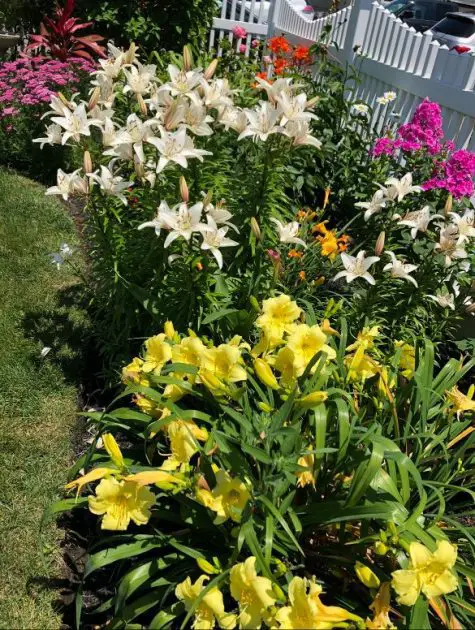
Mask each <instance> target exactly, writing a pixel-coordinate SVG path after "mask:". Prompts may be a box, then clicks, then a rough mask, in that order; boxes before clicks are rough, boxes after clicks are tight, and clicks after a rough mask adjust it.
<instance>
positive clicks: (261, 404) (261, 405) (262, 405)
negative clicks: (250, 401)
mask: <svg viewBox="0 0 475 630" xmlns="http://www.w3.org/2000/svg"><path fill="white" fill-rule="evenodd" d="M257 406H258V407H259V409H260V410H261V411H263V412H264V413H272V412H273V411H274V410H273V409H272V407H271V406H270V405H268V404H267V403H265V402H262V400H260V401H259V402H258V403H257Z"/></svg>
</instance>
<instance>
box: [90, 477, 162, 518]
mask: <svg viewBox="0 0 475 630" xmlns="http://www.w3.org/2000/svg"><path fill="white" fill-rule="evenodd" d="M88 502H89V510H90V511H91V512H92V513H93V514H97V515H98V516H103V518H102V523H101V528H102V529H110V530H120V531H123V530H126V529H127V527H128V526H129V523H130V521H131V520H132V521H133V522H134V523H135V524H136V525H145V524H146V523H148V520H149V518H150V515H151V513H150V508H151V507H152V505H153V504H154V503H155V495H154V494H153V492H151V490H149V489H148V488H146V487H144V486H142V485H139V484H138V483H136V482H134V481H127V480H125V479H124V480H118V479H115V478H114V477H110V478H108V479H102V481H101V482H100V483H99V485H98V486H97V488H96V496H90V497H88Z"/></svg>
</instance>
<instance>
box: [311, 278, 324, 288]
mask: <svg viewBox="0 0 475 630" xmlns="http://www.w3.org/2000/svg"><path fill="white" fill-rule="evenodd" d="M324 282H325V276H319V277H318V278H317V279H316V280H315V282H314V283H313V284H314V285H315V286H316V287H320V286H322V284H323V283H324Z"/></svg>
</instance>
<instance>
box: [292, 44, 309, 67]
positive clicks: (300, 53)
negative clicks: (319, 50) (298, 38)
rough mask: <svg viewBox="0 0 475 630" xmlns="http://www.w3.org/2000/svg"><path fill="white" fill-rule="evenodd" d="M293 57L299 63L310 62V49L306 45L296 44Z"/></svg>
mask: <svg viewBox="0 0 475 630" xmlns="http://www.w3.org/2000/svg"><path fill="white" fill-rule="evenodd" d="M294 59H295V61H299V62H301V63H310V62H311V59H310V49H309V47H308V46H296V47H295V49H294Z"/></svg>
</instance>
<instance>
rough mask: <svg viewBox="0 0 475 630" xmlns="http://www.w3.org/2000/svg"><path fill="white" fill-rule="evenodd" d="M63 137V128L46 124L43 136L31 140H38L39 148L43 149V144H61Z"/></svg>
mask: <svg viewBox="0 0 475 630" xmlns="http://www.w3.org/2000/svg"><path fill="white" fill-rule="evenodd" d="M62 138H63V130H62V129H61V127H60V126H59V125H55V124H52V125H48V126H47V127H46V137H45V138H35V139H34V140H33V142H40V143H41V144H40V149H43V147H44V146H45V144H61V140H62Z"/></svg>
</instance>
